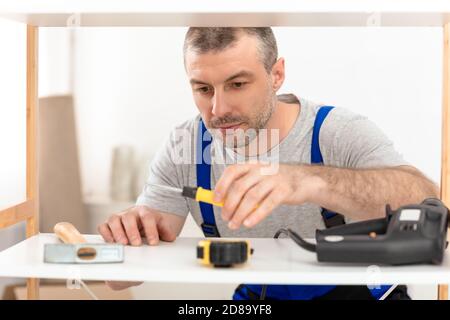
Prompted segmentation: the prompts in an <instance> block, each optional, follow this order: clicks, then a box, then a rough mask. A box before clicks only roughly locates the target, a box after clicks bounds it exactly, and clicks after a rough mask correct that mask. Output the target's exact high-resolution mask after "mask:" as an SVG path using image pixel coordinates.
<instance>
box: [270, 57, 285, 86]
mask: <svg viewBox="0 0 450 320" xmlns="http://www.w3.org/2000/svg"><path fill="white" fill-rule="evenodd" d="M271 76H272V89H273V90H274V91H275V92H277V91H278V89H280V88H281V86H282V85H283V82H284V78H285V73H284V58H279V59H278V60H277V62H275V64H274V65H273V66H272V71H271Z"/></svg>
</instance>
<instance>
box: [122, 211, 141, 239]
mask: <svg viewBox="0 0 450 320" xmlns="http://www.w3.org/2000/svg"><path fill="white" fill-rule="evenodd" d="M137 219H139V217H137V215H136V214H132V213H126V214H124V215H123V216H122V224H123V227H124V228H125V233H126V234H127V237H128V240H129V241H130V243H131V244H132V245H133V246H140V245H141V244H142V239H141V235H140V233H139V228H138V223H137Z"/></svg>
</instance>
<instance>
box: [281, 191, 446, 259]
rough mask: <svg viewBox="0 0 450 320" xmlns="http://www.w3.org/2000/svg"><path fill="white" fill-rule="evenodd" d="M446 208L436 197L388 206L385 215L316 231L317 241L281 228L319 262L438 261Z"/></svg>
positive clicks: (443, 233) (443, 239)
mask: <svg viewBox="0 0 450 320" xmlns="http://www.w3.org/2000/svg"><path fill="white" fill-rule="evenodd" d="M449 214H450V213H449V210H448V208H447V207H445V205H444V204H443V203H442V202H441V201H440V200H438V199H434V198H430V199H426V200H424V201H423V202H422V203H421V204H419V205H406V206H403V207H400V208H398V209H397V210H395V211H394V210H391V208H390V206H389V205H387V206H386V217H385V218H381V219H374V220H367V221H361V222H355V223H350V224H346V225H342V226H337V227H332V228H329V229H325V230H317V231H316V245H314V244H312V243H308V242H306V241H305V240H303V239H302V238H301V237H300V236H299V235H297V234H296V233H295V232H293V231H292V230H290V229H282V230H280V231H279V232H278V233H277V235H276V237H278V235H279V234H280V233H286V234H287V235H288V236H289V237H291V238H292V239H293V240H294V241H295V242H297V244H299V245H300V246H301V247H303V248H305V249H306V250H309V251H314V252H316V253H317V260H318V261H320V262H349V263H371V264H372V263H373V264H390V265H405V264H422V263H431V264H440V263H442V260H443V257H444V251H445V248H446V247H447V245H448V242H447V228H448V223H449Z"/></svg>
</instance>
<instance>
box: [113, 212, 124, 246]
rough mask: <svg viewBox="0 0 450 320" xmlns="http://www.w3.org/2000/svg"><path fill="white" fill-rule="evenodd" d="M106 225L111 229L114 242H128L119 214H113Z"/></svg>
mask: <svg viewBox="0 0 450 320" xmlns="http://www.w3.org/2000/svg"><path fill="white" fill-rule="evenodd" d="M108 226H109V229H110V230H111V232H112V234H113V237H114V240H115V242H118V243H121V244H123V245H127V244H128V238H127V235H126V234H125V230H124V229H123V225H122V221H121V218H120V216H118V215H113V216H111V217H110V218H109V220H108Z"/></svg>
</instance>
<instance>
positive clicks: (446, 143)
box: [438, 23, 450, 300]
mask: <svg viewBox="0 0 450 320" xmlns="http://www.w3.org/2000/svg"><path fill="white" fill-rule="evenodd" d="M443 59H444V60H443V77H444V78H443V86H442V149H441V151H442V166H441V199H442V201H443V202H444V203H445V204H446V205H447V207H449V206H450V137H449V135H450V23H447V24H446V25H444V57H443ZM438 299H439V300H448V285H442V284H441V285H439V286H438Z"/></svg>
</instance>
